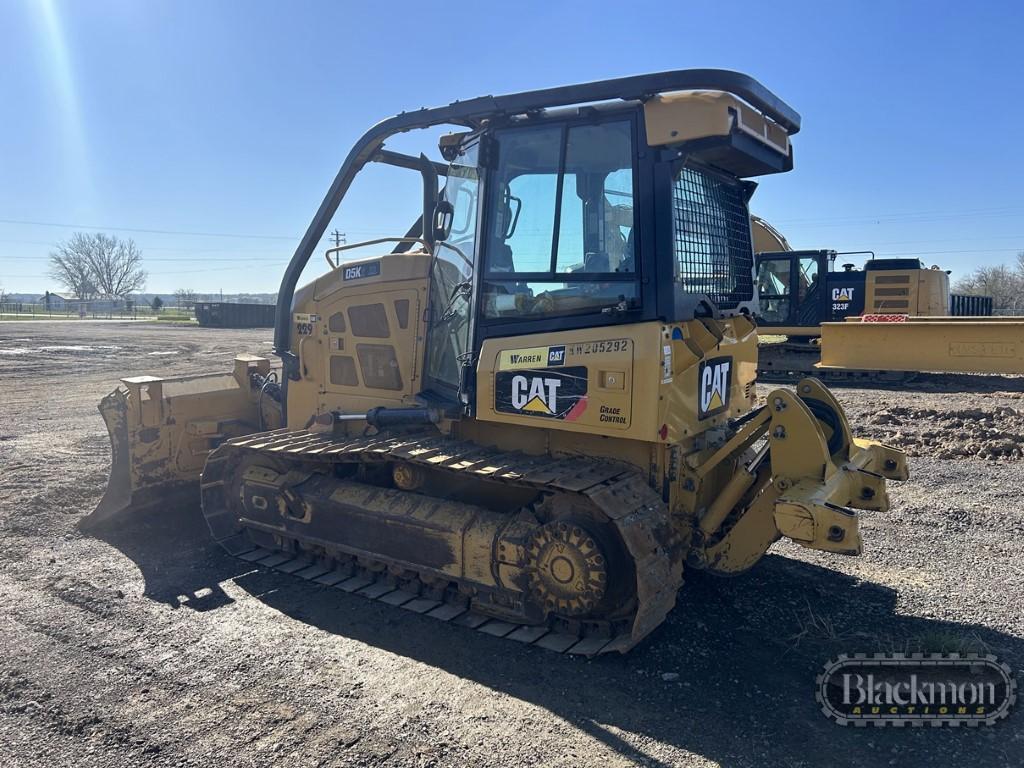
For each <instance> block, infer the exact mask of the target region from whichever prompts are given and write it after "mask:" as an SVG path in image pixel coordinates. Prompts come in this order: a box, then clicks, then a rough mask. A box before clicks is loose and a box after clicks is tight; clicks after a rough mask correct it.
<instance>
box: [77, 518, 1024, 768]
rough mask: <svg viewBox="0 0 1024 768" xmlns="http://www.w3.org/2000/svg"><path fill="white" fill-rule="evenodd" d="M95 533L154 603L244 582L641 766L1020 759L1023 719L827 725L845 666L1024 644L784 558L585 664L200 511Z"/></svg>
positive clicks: (345, 633) (708, 580)
mask: <svg viewBox="0 0 1024 768" xmlns="http://www.w3.org/2000/svg"><path fill="white" fill-rule="evenodd" d="M90 533H91V534H92V535H94V536H96V537H97V538H100V539H101V540H103V541H106V542H107V543H109V544H111V545H112V546H114V547H116V548H117V549H118V550H120V551H121V552H122V553H123V554H125V555H126V556H128V557H129V558H131V559H132V560H133V561H134V562H135V563H136V564H137V565H138V567H139V569H140V571H141V572H142V575H143V577H144V579H145V595H146V596H148V597H150V598H151V599H153V600H158V601H160V602H164V603H167V604H170V605H173V606H191V607H193V608H195V609H197V610H204V609H210V608H215V607H217V605H219V604H221V603H218V600H219V598H216V597H211V595H212V596H216V595H222V596H223V597H224V598H225V599H226V600H230V598H229V597H227V595H226V594H225V593H224V591H223V590H222V589H221V588H220V587H219V586H218V585H219V584H220V583H222V582H225V581H233V582H234V583H235V584H236V585H238V586H239V587H241V588H242V589H244V590H245V591H246V592H248V593H249V594H251V595H252V596H254V597H255V598H257V599H258V600H260V601H261V602H263V603H264V604H266V605H268V606H270V607H272V608H274V609H275V610H277V611H280V612H281V613H283V614H285V615H287V616H289V617H291V618H293V619H295V620H296V621H300V622H303V623H304V624H306V625H308V626H310V627H313V628H316V629H318V630H321V631H324V632H329V633H331V634H334V635H338V636H340V637H346V638H351V639H354V640H358V641H359V642H362V643H366V644H368V645H371V646H374V647H376V648H380V649H382V650H385V651H388V652H390V653H394V654H397V655H399V656H403V657H407V658H410V659H414V660H416V661H418V662H421V663H424V664H428V665H430V666H433V667H436V668H438V669H440V670H444V671H445V672H447V673H450V674H452V675H455V676H457V677H460V678H465V679H469V680H473V681H475V682H477V683H479V684H481V685H484V686H487V687H488V688H491V689H493V690H494V691H496V692H500V693H503V694H506V695H509V696H514V697H516V698H518V699H521V700H523V701H526V702H529V703H532V704H534V705H537V706H540V707H543V708H544V709H546V710H548V711H549V712H551V714H552V715H553V716H555V717H558V718H561V719H562V720H564V721H567V722H569V723H571V724H572V725H574V726H575V727H577V728H579V729H581V730H582V731H584V732H586V733H588V734H590V735H591V736H592V737H593V738H595V739H597V740H599V741H600V742H602V743H603V744H605V745H606V746H607V747H608V748H609V749H610V750H613V751H614V752H616V753H617V754H619V755H620V756H621V757H622V758H623V759H625V760H628V761H630V762H634V763H637V764H642V765H649V766H659V768H660V767H663V766H665V767H667V766H669V765H672V764H673V763H672V762H665V760H664V759H661V758H659V757H658V756H657V753H658V752H659V751H660V750H661V749H663V748H664V747H665V746H670V747H675V748H678V749H684V750H687V751H688V752H692V753H695V754H699V755H702V756H703V757H705V758H707V759H710V760H713V761H715V762H717V763H720V764H721V765H723V766H755V765H757V766H760V765H792V764H801V765H818V764H826V763H827V764H829V765H850V766H860V765H865V766H867V765H871V766H876V765H878V764H879V761H882V762H883V763H884V764H915V765H916V764H926V763H930V764H933V765H945V764H947V762H946V760H947V759H948V755H949V753H950V750H959V749H965V748H967V749H969V750H970V754H971V755H972V756H973V757H974V758H975V759H976V760H977V761H978V762H979V763H984V764H996V765H1004V764H1014V763H1015V761H1019V759H1020V757H1021V753H1022V752H1024V750H1022V749H1021V747H1019V746H1015V744H1018V745H1019V744H1020V743H1021V734H1020V732H1019V729H1020V726H1019V724H1017V723H1019V720H1020V718H1019V716H1018V717H1014V716H1012V715H1011V718H1010V720H1009V721H1006V722H1004V723H1002V724H1001V725H1000V726H999V727H997V728H995V729H991V731H992V732H999V731H1002V733H998V738H992V737H991V733H990V734H988V737H987V738H986V732H987V731H989V730H990V729H985V728H982V729H949V728H946V729H934V728H925V729H893V728H883V729H874V728H872V729H855V728H843V727H840V726H837V725H835V724H833V723H832V722H831V721H829V720H827V719H826V718H825V717H824V716H823V715H822V713H821V711H820V709H819V707H818V705H817V704H816V702H815V700H814V683H815V675H817V674H818V673H819V672H820V671H821V667H822V665H823V664H824V663H825V662H826V661H827V660H828V659H830V658H832V657H834V656H836V655H837V654H839V653H855V652H877V651H892V650H919V649H922V648H923V649H924V650H974V649H980V650H984V651H988V652H991V653H995V654H996V655H998V656H999V657H1000V658H1001V659H1003V660H1005V661H1008V662H1009V663H1010V664H1011V666H1013V667H1015V668H1019V667H1020V664H1021V663H1022V661H1024V639H1022V638H1018V637H1014V636H1011V635H1007V634H1003V633H1000V632H997V631H994V630H991V629H989V628H986V627H982V626H972V625H966V624H960V623H955V622H947V621H939V620H933V619H924V618H917V617H910V616H901V615H900V614H899V613H898V612H897V610H896V598H897V593H896V592H895V591H894V590H892V589H890V588H888V587H884V586H881V585H878V584H875V583H872V582H865V581H859V580H857V579H854V578H851V577H849V576H846V575H844V574H841V573H839V572H836V571H832V570H828V569H825V568H821V567H818V566H816V565H812V564H809V563H805V562H802V561H798V560H793V559H790V558H787V557H783V556H778V555H768V556H767V557H765V558H764V560H763V561H762V562H761V563H760V564H758V566H756V567H755V568H754V569H753V570H752V571H751V572H750V573H748V574H746V575H744V576H740V577H737V578H733V579H720V578H715V577H711V576H707V575H705V574H700V573H697V574H691V575H690V576H689V578H688V583H687V584H686V585H685V586H684V587H683V589H682V590H681V592H680V595H679V601H678V603H677V607H676V609H675V610H674V611H673V613H672V614H671V615H670V616H669V617H668V620H667V621H666V622H665V624H664V625H662V627H660V628H659V629H658V630H656V631H655V632H654V633H653V634H652V636H651V637H650V638H649V639H648V640H646V641H645V642H644V643H643V644H641V645H640V646H639V647H637V648H635V649H633V650H632V651H631V652H630V653H629V654H627V655H625V656H620V655H610V656H601V657H598V658H596V659H585V658H582V657H575V656H564V655H558V654H554V653H551V652H548V651H543V650H540V649H536V648H529V647H524V646H521V645H519V644H518V643H514V642H511V641H508V640H501V639H497V638H493V637H489V636H487V635H483V634H480V633H478V632H474V631H472V630H468V629H465V628H463V627H456V626H452V625H450V624H444V623H441V622H438V621H435V620H433V619H430V618H427V617H424V616H420V615H417V614H413V613H410V612H408V611H403V610H402V609H400V608H394V607H391V606H388V605H384V604H382V603H377V602H373V601H370V600H367V599H365V598H362V597H358V596H355V595H349V594H345V593H343V592H341V591H340V590H336V589H331V588H328V587H322V586H319V585H316V584H312V583H309V582H305V581H302V580H300V579H297V578H295V577H292V576H287V575H284V574H280V573H277V572H274V571H271V570H269V569H265V568H262V567H259V566H253V565H252V564H249V563H245V562H243V561H239V560H236V559H235V558H232V557H230V556H228V555H227V554H226V553H224V552H223V551H222V550H221V549H220V548H219V547H218V546H217V545H216V544H214V543H213V542H212V541H211V540H210V539H209V538H208V535H207V531H206V526H205V523H204V522H203V519H202V516H201V514H200V512H199V508H198V504H197V505H195V506H193V507H184V506H182V507H176V508H174V509H167V508H163V509H158V510H149V511H147V512H144V513H139V514H136V515H133V516H130V517H127V518H122V519H120V520H119V521H118V522H117V523H116V524H113V523H112V522H108V523H107V524H104V525H103V526H100V527H97V528H96V529H95V530H93V531H91V532H90ZM204 593H205V597H204V596H203V595H204ZM196 595H198V596H199V597H198V598H196V597H192V596H196ZM182 596H184V597H185V599H182ZM196 600H198V605H196V604H193V601H196ZM212 620H215V618H212ZM1011 730H1015V731H1017V733H1016V734H1011V733H1009V731H1011ZM652 741H653V742H655V743H656V745H655V746H654V747H651V748H650V751H648V748H647V747H646V745H647V744H650V743H651V742H652ZM637 744H640V745H645V746H637ZM658 745H661V746H660V747H659V746H658ZM894 755H898V756H899V758H900V759H899V760H898V761H897V762H893V757H894Z"/></svg>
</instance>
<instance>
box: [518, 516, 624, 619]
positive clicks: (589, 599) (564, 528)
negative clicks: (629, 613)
mask: <svg viewBox="0 0 1024 768" xmlns="http://www.w3.org/2000/svg"><path fill="white" fill-rule="evenodd" d="M526 550H527V558H528V564H529V565H528V571H527V572H528V574H529V582H530V592H531V593H532V594H533V596H534V598H535V599H536V600H537V602H539V603H540V604H541V605H542V606H543V607H544V609H545V610H546V611H548V612H550V613H557V614H559V615H562V616H581V615H584V614H586V613H589V612H590V611H592V610H593V609H594V608H595V606H597V605H598V604H599V603H600V602H601V600H602V599H603V598H604V595H605V590H606V588H607V584H608V572H607V562H608V560H607V557H606V556H605V553H604V552H603V551H602V549H601V547H600V546H599V545H598V543H597V541H596V540H595V538H594V537H593V536H592V535H591V534H590V533H589V532H588V531H587V530H586V528H584V527H583V526H582V525H580V524H578V523H576V522H574V521H572V520H555V521H552V522H550V523H547V524H545V525H542V526H541V527H540V528H538V529H537V530H536V531H535V532H534V533H533V534H532V535H531V536H530V539H529V541H528V543H527V547H526Z"/></svg>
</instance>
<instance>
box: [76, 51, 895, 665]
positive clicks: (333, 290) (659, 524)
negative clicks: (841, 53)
mask: <svg viewBox="0 0 1024 768" xmlns="http://www.w3.org/2000/svg"><path fill="white" fill-rule="evenodd" d="M435 126H452V127H453V128H454V130H453V132H451V133H446V134H444V135H442V136H441V138H440V140H439V141H438V142H437V145H438V152H439V154H440V158H441V159H430V158H429V157H427V155H426V154H420V155H419V156H418V157H417V156H414V155H411V154H404V153H400V152H397V151H394V150H391V149H387V148H385V141H386V140H387V139H389V138H390V137H392V136H393V135H395V134H398V133H404V132H407V131H411V130H414V129H422V128H432V127H435ZM799 127H800V117H799V115H798V114H797V113H796V112H795V111H794V110H793V109H792V108H790V107H789V106H788V105H787V104H785V103H784V102H783V101H782V100H781V99H779V98H778V97H776V96H775V95H774V94H772V93H771V92H770V91H768V90H767V89H766V88H765V87H763V86H762V85H761V84H760V83H758V82H757V81H756V80H754V79H752V78H750V77H748V76H745V75H742V74H739V73H735V72H729V71H724V70H681V71H672V72H664V73H657V74H650V75H643V76H636V77H627V78H621V79H613V80H605V81H600V82H594V83H588V84H581V85H574V86H567V87H559V88H551V89H546V90H538V91H530V92H524V93H517V94H511V95H505V96H487V97H481V98H475V99H470V100H467V101H456V102H454V103H452V104H450V105H448V106H445V107H440V108H434V109H421V110H417V111H412V112H403V113H401V114H400V115H398V116H396V117H392V118H390V119H387V120H384V121H383V122H381V123H379V124H378V125H376V126H374V127H373V128H371V129H370V130H369V131H368V132H367V133H366V134H365V135H363V136H362V138H360V139H359V141H358V142H357V143H356V145H355V146H354V147H353V149H352V150H351V151H350V153H349V155H348V157H347V159H346V160H345V162H344V164H343V165H342V167H341V169H340V171H339V173H338V175H337V177H336V179H335V181H334V183H333V184H332V186H331V188H330V190H329V192H328V193H327V196H326V198H325V199H324V201H323V203H322V204H321V206H320V208H319V210H318V211H317V213H316V216H315V217H314V219H313V221H312V223H311V224H310V226H309V229H308V231H307V232H306V234H305V236H304V237H303V238H302V241H301V243H300V244H299V246H298V249H297V251H296V252H295V255H294V257H293V258H292V260H291V262H290V264H289V265H288V267H287V269H286V271H285V274H284V277H283V280H282V283H281V287H280V292H279V294H278V303H277V315H276V326H275V329H274V354H275V355H276V356H277V357H278V358H279V359H280V364H279V365H272V364H271V362H270V360H268V359H266V358H261V357H252V356H239V357H238V358H237V359H236V361H235V366H234V370H233V371H232V372H226V373H213V374H209V375H206V376H192V377H184V378H159V377H150V376H144V377H135V378H128V379H124V380H123V382H122V385H121V386H119V387H118V388H117V389H116V390H115V391H114V392H113V393H112V394H111V395H109V396H108V397H107V398H106V399H104V401H103V402H102V404H101V405H100V411H101V413H102V414H103V417H104V419H105V420H106V423H107V426H108V429H109V432H110V436H111V445H112V450H113V468H112V475H111V480H110V485H109V488H108V491H107V494H106V495H105V496H104V498H103V500H102V502H101V504H100V505H99V508H98V509H97V510H96V512H95V513H94V515H93V516H92V522H97V521H100V520H103V519H105V518H108V517H110V516H112V515H114V514H116V513H118V512H120V511H121V510H124V509H126V508H138V507H140V506H142V505H145V504H149V503H153V502H154V501H155V502H158V503H159V502H160V501H161V500H165V499H166V498H167V493H168V491H169V489H171V488H173V487H180V486H190V485H191V486H194V485H195V484H197V483H198V485H199V487H200V490H201V499H202V510H203V514H204V515H205V518H206V521H207V523H208V525H209V529H210V532H211V534H212V536H213V538H214V539H216V540H217V541H218V542H220V544H222V545H223V547H224V548H225V549H226V550H227V551H228V552H230V553H231V554H233V555H236V556H239V557H241V558H243V559H244V560H247V561H251V562H253V563H259V564H262V565H264V566H267V567H272V568H277V569H278V570H280V571H283V572H286V573H294V574H296V575H298V576H300V577H303V578H306V579H309V580H311V581H314V582H316V583H318V584H321V585H326V586H330V587H336V588H338V589H341V590H343V591H345V592H352V593H358V594H360V595H363V596H365V597H368V598H372V599H377V600H381V601H383V602H385V603H389V604H392V605H394V606H400V607H402V608H406V609H409V610H411V611H415V612H418V613H421V614H424V615H427V616H430V617H433V618H437V619H441V620H444V621H451V622H453V623H456V624H460V625H464V626H466V627H469V628H472V629H477V630H479V631H481V632H484V633H487V634H490V635H495V636H500V637H507V638H509V639H511V640H515V641H519V642H522V643H531V644H534V645H536V646H539V647H542V648H546V649H549V650H553V651H558V652H571V653H578V654H585V655H593V654H597V653H606V652H612V651H620V652H625V651H627V650H628V649H629V648H631V647H633V646H634V645H635V644H636V643H638V642H639V641H640V640H641V639H643V638H644V637H645V636H647V635H648V634H649V633H650V632H651V631H652V630H653V629H654V628H655V627H657V626H658V625H659V624H660V623H661V622H662V621H663V620H664V618H665V616H666V614H667V613H668V612H669V611H670V610H671V609H672V607H673V605H674V604H675V600H676V594H677V591H678V590H679V588H680V586H681V584H682V581H683V568H684V566H688V567H690V568H693V569H702V570H706V571H710V572H712V573H716V574H735V573H739V572H741V571H744V570H746V569H748V568H750V567H751V566H752V565H754V564H755V563H756V562H757V561H758V560H759V559H760V558H761V556H762V555H763V554H764V553H765V551H766V550H767V549H768V547H769V546H770V545H771V544H772V543H773V542H775V541H776V540H778V539H779V538H780V537H782V536H785V537H788V538H790V539H792V540H793V541H795V542H797V543H799V544H800V545H802V546H805V547H809V548H812V549H818V550H824V551H827V552H833V553H839V554H847V555H856V554H859V553H860V552H861V547H862V544H861V535H860V531H859V527H858V520H859V517H858V512H857V511H856V510H857V509H868V510H878V511H884V510H886V509H887V507H888V504H889V499H888V495H887V493H886V479H894V480H901V479H905V478H906V477H907V464H906V459H905V456H904V455H903V454H902V453H901V452H900V451H897V450H894V449H892V448H890V447H887V446H884V445H881V444H879V443H875V442H871V441H868V440H862V439H858V438H855V437H853V436H852V435H851V432H850V426H849V424H848V423H847V419H846V416H845V415H844V412H843V409H842V408H841V406H840V405H839V403H838V402H837V401H836V399H835V398H834V397H833V396H832V394H831V393H830V392H829V391H828V390H827V389H826V388H824V387H823V386H822V385H821V384H820V383H819V382H818V381H817V380H815V379H813V378H808V379H805V380H802V381H800V382H799V383H798V384H797V386H796V388H795V390H791V389H778V390H776V391H774V392H771V393H770V394H769V396H768V398H767V401H766V402H765V403H764V404H759V400H758V396H757V393H756V391H755V378H756V368H757V330H756V327H755V322H754V320H753V314H754V311H755V309H756V302H757V296H756V290H755V280H754V250H753V246H752V235H751V227H750V214H749V210H748V201H749V199H750V197H751V195H752V194H753V192H754V188H755V186H756V185H755V183H754V182H752V181H750V180H749V179H750V178H751V177H756V176H759V175H763V174H770V173H779V172H783V171H788V170H790V169H791V168H792V164H793V155H792V148H791V144H790V137H791V136H792V135H793V134H795V133H796V132H797V131H798V130H799ZM371 163H384V164H387V165H391V166H396V167H398V168H404V169H408V170H409V172H410V173H409V177H410V184H412V185H414V186H415V190H416V191H415V194H416V196H417V199H418V197H419V191H420V190H422V213H421V214H420V216H419V219H418V221H417V222H416V223H415V224H414V225H413V226H412V227H411V229H409V230H408V231H407V232H405V233H404V234H398V235H396V236H395V237H393V238H384V239H380V240H375V241H371V242H369V243H359V244H353V245H340V246H335V247H328V248H325V249H324V255H325V257H326V260H327V269H326V271H325V272H324V274H322V275H321V276H320V277H318V278H316V279H315V280H313V281H312V282H311V283H309V284H308V285H305V286H304V287H301V288H297V283H298V280H299V277H300V273H301V272H302V270H303V268H304V267H306V265H307V262H308V261H309V259H310V257H311V256H312V255H313V254H314V252H316V251H318V250H320V248H321V246H320V245H319V244H320V243H321V240H322V238H323V235H324V233H325V231H326V229H327V227H328V226H329V224H330V222H331V220H332V217H333V216H334V215H335V212H336V211H337V209H338V206H339V204H341V202H342V200H343V198H344V197H345V195H346V192H347V191H348V190H349V187H350V185H351V184H352V181H353V179H354V178H355V177H356V175H357V173H359V172H360V170H361V169H363V168H364V167H365V166H367V165H368V164H371ZM368 247H369V248H374V249H377V250H376V252H375V255H373V256H371V257H368V258H366V257H362V258H355V259H353V258H350V256H351V254H350V253H349V252H351V251H353V250H354V249H356V248H359V249H361V250H362V251H363V252H364V253H365V251H366V249H367V248H368Z"/></svg>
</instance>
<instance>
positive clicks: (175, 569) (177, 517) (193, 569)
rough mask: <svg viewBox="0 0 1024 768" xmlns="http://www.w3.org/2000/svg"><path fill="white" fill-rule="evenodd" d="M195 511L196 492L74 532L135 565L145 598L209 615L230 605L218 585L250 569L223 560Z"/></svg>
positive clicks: (232, 560) (224, 556)
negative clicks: (104, 544)
mask: <svg viewBox="0 0 1024 768" xmlns="http://www.w3.org/2000/svg"><path fill="white" fill-rule="evenodd" d="M200 510H201V506H200V502H199V492H198V488H196V489H194V490H193V491H185V492H176V493H175V495H174V496H173V497H171V498H169V499H168V500H167V501H165V502H163V503H161V504H158V505H152V506H150V507H148V508H146V509H143V510H138V511H133V512H128V511H123V512H119V513H118V514H116V515H114V516H113V517H111V518H109V519H107V520H104V521H103V522H101V523H97V524H95V525H88V526H86V525H80V526H79V528H80V530H81V531H82V533H83V534H84V535H86V536H92V537H93V538H96V539H99V540H101V541H104V542H106V543H107V544H110V545H111V546H112V547H114V548H115V549H117V550H118V551H120V552H121V553H122V554H124V555H125V556H127V557H128V558H130V559H131V560H132V562H134V563H135V565H136V566H137V567H138V569H139V571H140V572H141V573H142V576H143V580H144V584H145V586H144V592H143V595H144V596H145V597H148V598H150V599H151V600H156V601H158V602H161V603H166V604H167V605H170V606H171V607H172V608H182V607H184V608H190V609H192V610H196V611H209V610H212V609H214V608H218V607H220V606H222V605H227V604H229V603H231V602H234V601H233V599H232V598H231V597H230V596H229V595H227V593H225V592H224V589H223V588H222V587H221V586H220V585H221V584H222V583H224V582H225V581H229V580H231V579H234V578H236V577H238V576H241V575H243V574H245V573H248V572H249V571H251V570H252V566H250V565H249V564H248V563H246V562H244V561H242V560H237V559H235V558H233V557H229V556H228V555H227V554H226V553H225V552H224V551H223V550H222V549H221V548H220V547H219V546H218V545H217V544H216V543H215V542H214V541H213V540H212V539H211V538H210V532H209V531H208V530H207V528H206V523H205V521H204V520H203V516H202V513H201V511H200Z"/></svg>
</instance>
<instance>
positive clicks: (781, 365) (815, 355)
mask: <svg viewBox="0 0 1024 768" xmlns="http://www.w3.org/2000/svg"><path fill="white" fill-rule="evenodd" d="M820 360H821V352H820V351H819V349H818V347H815V346H813V345H811V344H807V343H803V342H790V341H783V342H775V343H771V344H761V345H759V346H758V368H757V380H758V381H762V382H769V381H770V382H778V383H781V384H795V383H796V382H798V381H800V379H805V378H807V377H808V376H814V377H815V378H818V379H821V380H822V381H824V382H826V383H829V384H865V385H869V384H876V383H877V384H900V383H905V382H910V381H913V380H914V378H915V377H916V376H917V374H916V373H915V372H912V371H881V370H854V369H851V370H842V369H836V368H818V367H817V363H818V362H819V361H820Z"/></svg>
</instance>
